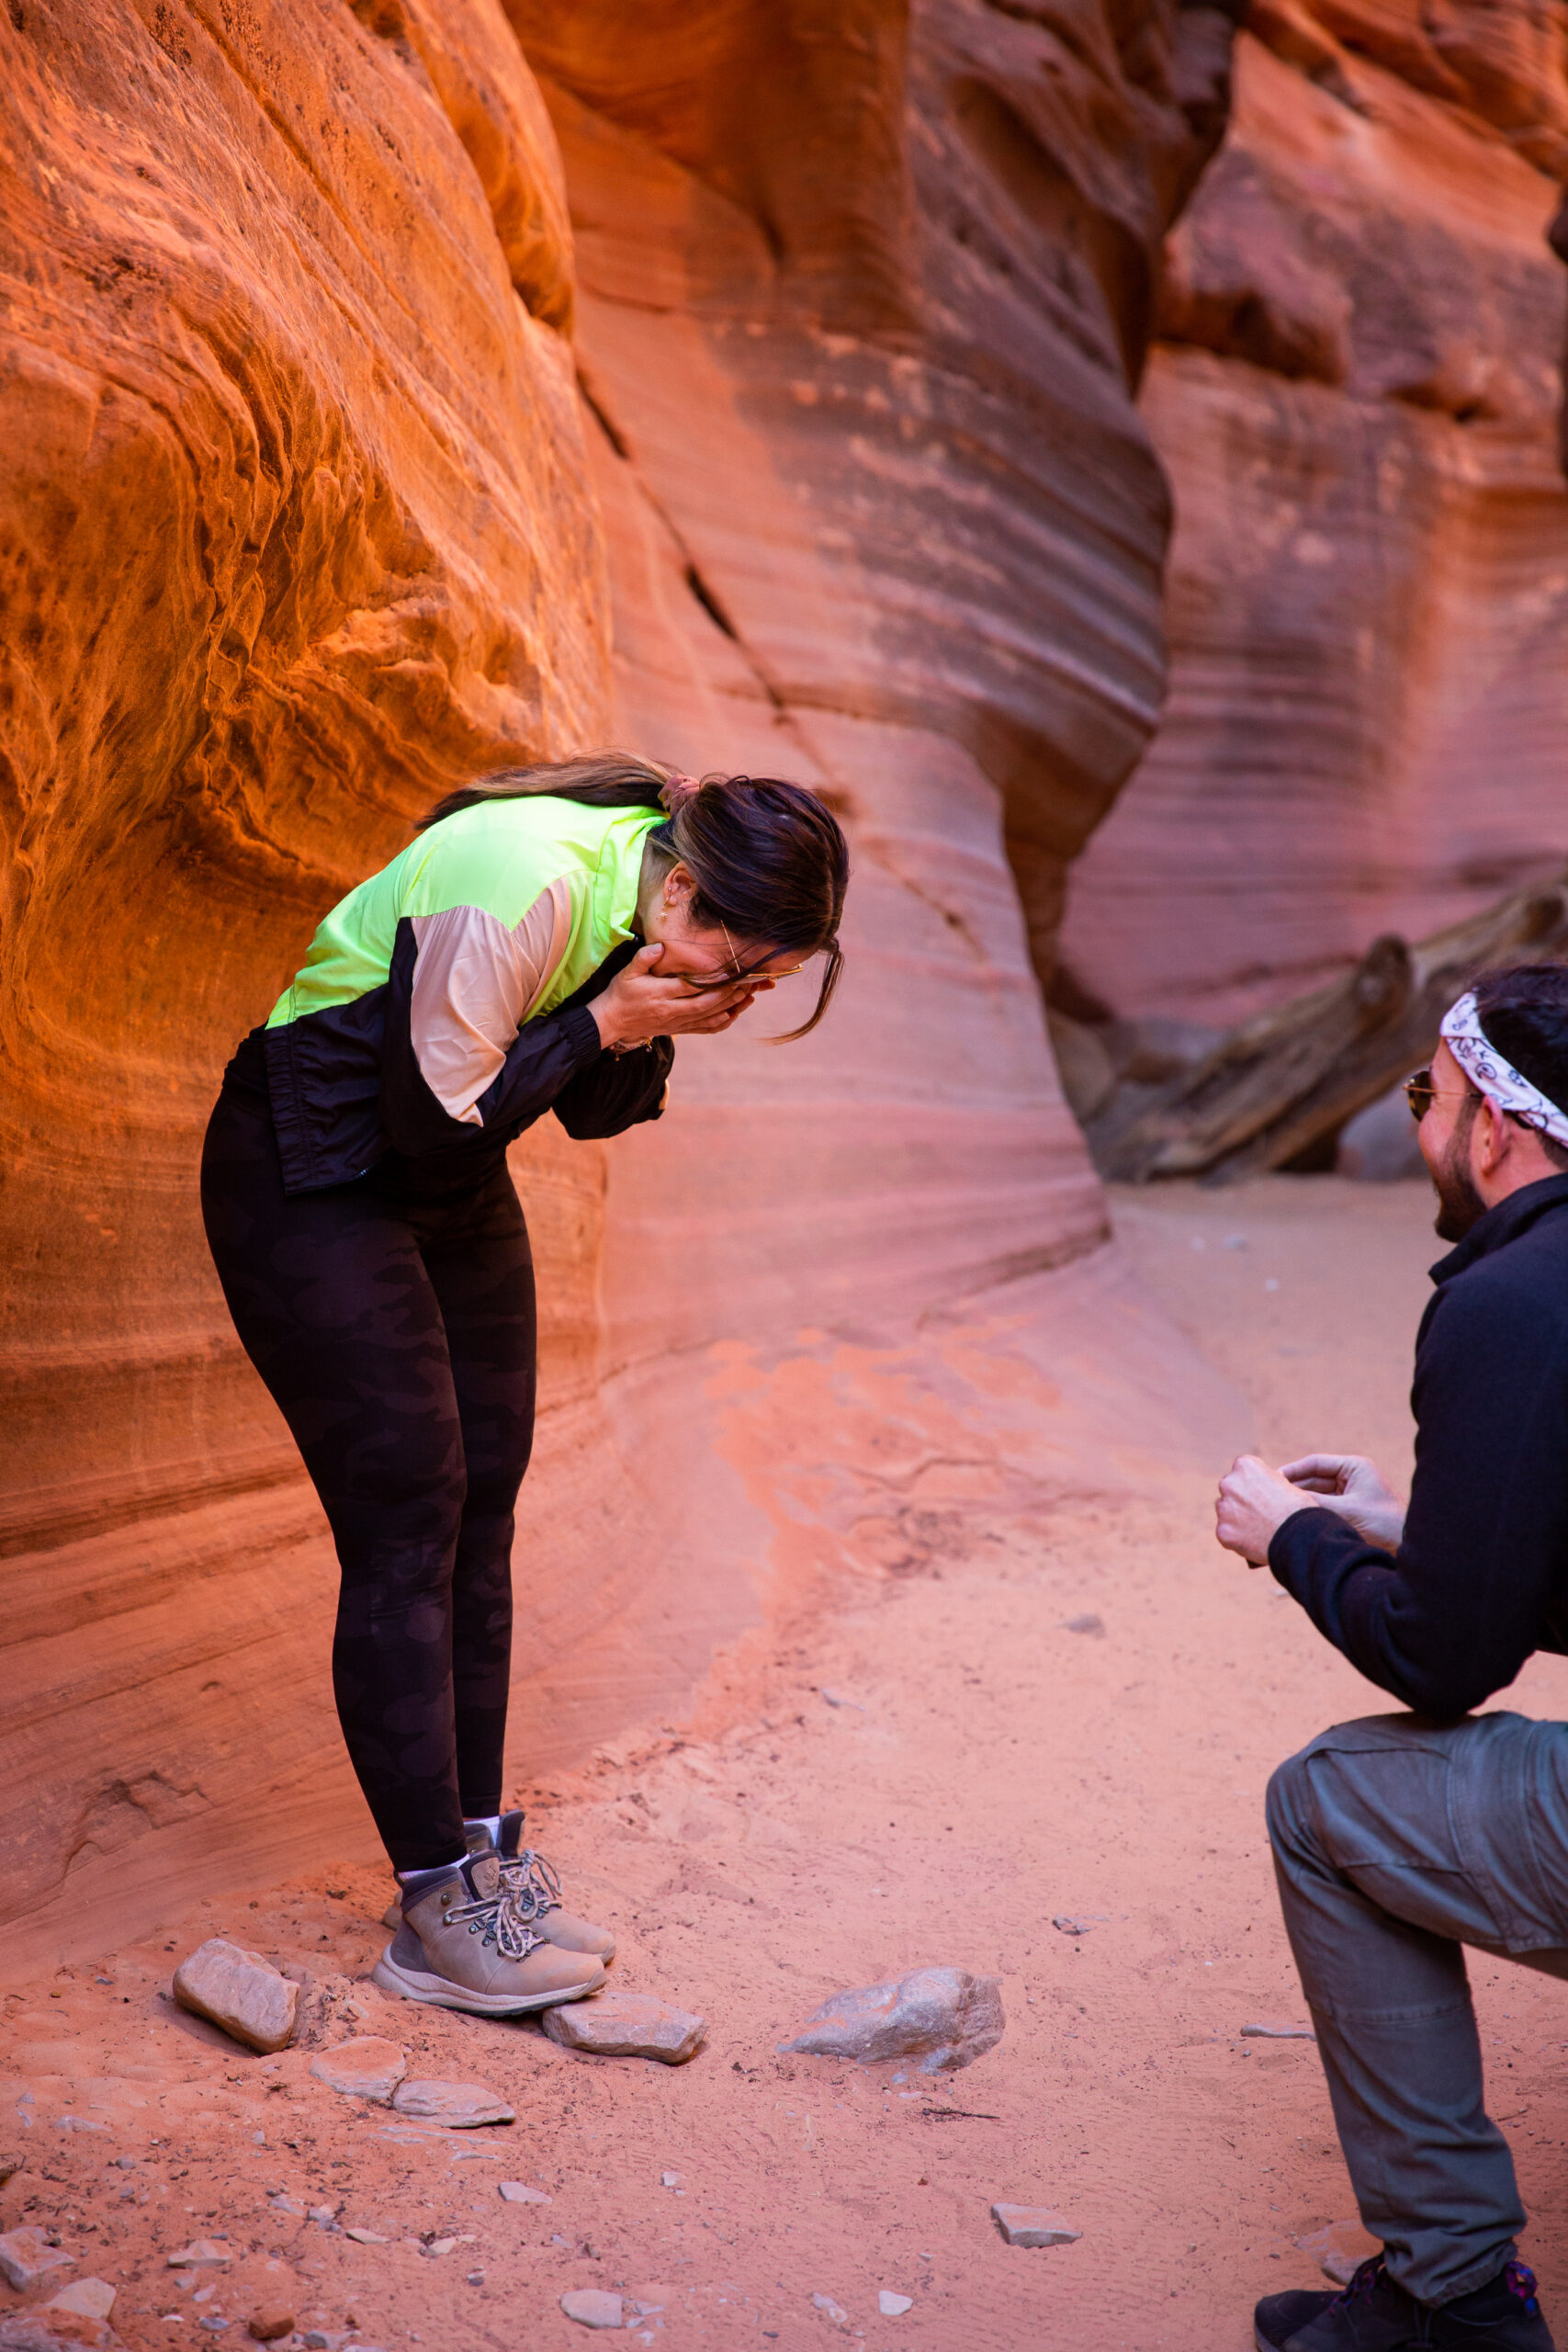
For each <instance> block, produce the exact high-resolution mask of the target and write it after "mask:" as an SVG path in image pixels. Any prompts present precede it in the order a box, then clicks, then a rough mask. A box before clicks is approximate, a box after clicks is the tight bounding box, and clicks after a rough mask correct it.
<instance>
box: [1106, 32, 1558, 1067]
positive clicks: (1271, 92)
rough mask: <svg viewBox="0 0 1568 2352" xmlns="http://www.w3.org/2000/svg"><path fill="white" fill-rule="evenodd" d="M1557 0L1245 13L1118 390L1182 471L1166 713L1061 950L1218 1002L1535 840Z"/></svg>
mask: <svg viewBox="0 0 1568 2352" xmlns="http://www.w3.org/2000/svg"><path fill="white" fill-rule="evenodd" d="M1565 54H1568V52H1565V46H1564V17H1563V12H1562V9H1561V8H1560V7H1556V6H1552V7H1549V8H1538V7H1535V6H1527V5H1526V0H1503V5H1501V6H1497V5H1491V0H1487V5H1481V0H1455V5H1453V6H1445V7H1443V8H1441V9H1438V10H1436V11H1434V10H1429V9H1420V10H1418V9H1417V8H1416V6H1414V5H1405V4H1404V0H1395V5H1389V0H1375V5H1374V0H1310V5H1309V0H1258V5H1257V6H1255V7H1254V10H1253V13H1252V15H1251V17H1250V18H1249V19H1248V30H1247V33H1245V34H1244V35H1243V36H1242V37H1241V39H1240V40H1239V42H1238V46H1237V52H1236V56H1237V70H1236V85H1235V106H1234V110H1233V115H1232V120H1231V126H1230V130H1229V131H1228V133H1227V136H1226V140H1225V143H1224V148H1223V150H1222V152H1221V153H1220V155H1219V156H1218V158H1217V159H1216V161H1215V163H1214V164H1213V167H1212V168H1211V170H1210V172H1209V173H1208V175H1207V176H1206V178H1205V180H1204V182H1203V185H1202V187H1201V190H1200V192H1199V194H1198V197H1197V198H1196V200H1195V202H1194V204H1193V206H1192V208H1191V209H1190V212H1189V214H1188V216H1187V218H1186V219H1185V220H1184V221H1183V222H1182V224H1181V226H1180V227H1179V229H1178V231H1177V232H1176V234H1175V236H1174V237H1173V239H1172V241H1171V252H1170V267H1169V271H1168V284H1167V291H1166V296H1165V301H1164V308H1163V311H1162V313H1161V334H1162V338H1163V339H1162V341H1161V343H1160V344H1159V345H1158V347H1157V348H1156V353H1155V355H1154V357H1153V360H1152V362H1151V365H1150V368H1149V372H1148V377H1147V379H1146V385H1145V395H1144V410H1145V415H1146V417H1147V419H1148V422H1149V425H1150V429H1151V431H1152V433H1153V435H1154V438H1155V442H1156V447H1157V448H1158V449H1159V451H1160V454H1161V455H1162V457H1163V458H1164V459H1165V462H1166V465H1167V466H1168V469H1169V471H1170V474H1171V477H1172V481H1173V485H1174V490H1175V496H1176V507H1177V531H1176V537H1175V541H1174V545H1173V548H1172V556H1171V571H1170V589H1169V613H1170V631H1171V649H1172V673H1171V687H1170V699H1169V703H1168V708H1167V713H1166V719H1165V724H1164V727H1163V729H1162V731H1161V734H1160V736H1159V739H1158V741H1157V742H1156V745H1155V748H1154V750H1153V752H1151V754H1150V756H1149V757H1148V759H1147V760H1146V761H1145V763H1144V765H1143V766H1142V768H1141V769H1140V770H1139V772H1138V774H1137V775H1136V777H1135V778H1134V782H1133V783H1132V784H1131V785H1130V786H1129V787H1128V789H1127V791H1126V792H1125V794H1124V795H1123V796H1122V800H1121V801H1120V803H1119V804H1118V807H1117V809H1116V810H1115V812H1114V814H1113V815H1112V817H1111V820H1110V821H1109V823H1108V824H1107V825H1106V826H1105V827H1104V828H1103V829H1102V830H1101V831H1100V833H1099V834H1098V835H1097V836H1096V838H1095V840H1094V842H1093V843H1092V845H1091V847H1090V848H1089V852H1088V853H1087V854H1086V855H1085V857H1084V858H1083V860H1082V862H1081V864H1080V865H1079V867H1078V869H1077V875H1076V877H1075V881H1074V886H1073V905H1072V911H1071V914H1070V917H1069V920H1068V923H1067V927H1066V956H1067V959H1068V961H1069V963H1070V966H1071V967H1072V969H1073V971H1074V972H1075V973H1076V974H1077V977H1078V978H1079V979H1080V980H1081V981H1082V982H1083V983H1084V984H1085V985H1086V987H1087V989H1089V992H1090V993H1091V994H1092V995H1094V996H1098V997H1099V999H1100V1001H1101V1003H1102V1004H1103V1005H1105V1006H1107V1007H1108V1008H1109V1009H1110V1010H1111V1011H1113V1012H1118V1013H1122V1014H1143V1013H1154V1012H1158V1013H1170V1012H1177V1013H1180V1014H1184V1015H1187V1016H1189V1017H1195V1018H1199V1019H1203V1020H1209V1021H1213V1022H1228V1021H1230V1020H1233V1019H1235V1018H1239V1017H1242V1016H1245V1015H1246V1014H1247V1013H1249V1012H1252V1011H1253V1010H1254V1009H1256V1008H1257V1007H1258V1005H1259V1004H1261V1003H1264V1002H1268V1001H1275V1000H1277V999H1279V998H1281V997H1285V996H1289V995H1291V994H1292V993H1294V992H1295V991H1297V990H1299V989H1304V988H1307V987H1310V986H1314V985H1315V984H1316V983H1317V982H1318V981H1319V980H1320V979H1322V978H1325V977H1326V976H1328V975H1329V974H1331V973H1332V972H1334V971H1336V970H1337V969H1339V968H1341V967H1343V966H1344V964H1345V963H1346V961H1347V959H1348V958H1349V957H1350V956H1355V955H1358V954H1359V953H1361V952H1363V951H1364V950H1365V948H1366V947H1367V946H1368V945H1369V944H1370V943H1371V940H1372V939H1373V938H1374V937H1375V936H1376V935H1377V934H1378V933H1380V932H1382V931H1383V930H1385V929H1393V930H1397V931H1399V932H1401V933H1404V934H1405V935H1406V936H1407V937H1411V938H1418V937H1421V936H1423V935H1425V934H1426V933H1428V932H1430V931H1432V930H1434V929H1436V928H1438V926H1440V925H1442V924H1446V923H1449V922H1456V921H1459V920H1461V918H1463V917H1465V916H1467V915H1469V914H1472V913H1474V912H1476V911H1478V910H1479V909H1480V908H1481V907H1482V906H1483V904H1485V903H1486V902H1487V901H1488V900H1489V899H1493V898H1495V897H1496V896H1497V894H1498V893H1499V892H1500V891H1502V890H1504V889H1506V888H1509V887H1511V886H1512V885H1514V884H1515V883H1517V881H1519V880H1521V879H1524V878H1528V877H1529V876H1531V875H1532V873H1533V872H1534V871H1535V870H1536V869H1537V868H1538V867H1543V866H1549V865H1552V864H1555V863H1556V862H1558V861H1560V860H1561V858H1562V854H1563V849H1564V846H1565V832H1564V819H1563V800H1562V741H1563V732H1564V726H1565V723H1568V660H1565V658H1564V657H1565V654H1568V491H1565V489H1564V484H1563V481H1562V474H1561V472H1560V470H1559V466H1558V451H1557V429H1558V411H1559V407H1560V404H1561V379H1560V360H1561V352H1562V335H1563V311H1564V288H1563V279H1562V268H1561V266H1560V264H1559V263H1558V262H1557V261H1556V260H1554V259H1553V257H1552V255H1551V253H1550V252H1549V250H1548V248H1547V245H1546V242H1545V236H1546V230H1547V226H1548V223H1549V220H1550V219H1551V213H1552V211H1553V208H1554V206H1555V203H1556V200H1557V189H1558V185H1559V183H1560V182H1561V180H1562V176H1563V174H1564V170H1565V169H1568V73H1565Z"/></svg>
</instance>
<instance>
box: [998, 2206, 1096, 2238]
mask: <svg viewBox="0 0 1568 2352" xmlns="http://www.w3.org/2000/svg"><path fill="white" fill-rule="evenodd" d="M991 2219H992V2221H993V2222H995V2223H996V2225H997V2227H998V2230H1000V2232H1001V2233H1002V2235H1003V2237H1004V2238H1006V2240H1007V2242H1008V2244H1009V2245H1072V2244H1073V2243H1074V2241H1075V2240H1076V2239H1077V2238H1081V2237H1082V2235H1083V2232H1082V2231H1081V2230H1075V2229H1074V2227H1073V2225H1072V2223H1071V2222H1064V2221H1063V2219H1062V2217H1061V2215H1060V2213H1053V2212H1051V2211H1049V2210H1048V2209H1047V2208H1046V2207H1045V2206H1043V2205H993V2206H992V2208H991Z"/></svg>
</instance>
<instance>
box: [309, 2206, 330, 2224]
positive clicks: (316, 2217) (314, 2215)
mask: <svg viewBox="0 0 1568 2352" xmlns="http://www.w3.org/2000/svg"><path fill="white" fill-rule="evenodd" d="M308 2218H309V2219H310V2221H312V2222H315V2223H316V2225H317V2227H318V2228H319V2229H323V2230H330V2229H331V2228H332V2226H333V2222H335V2221H336V2220H337V2211H336V2209H335V2207H333V2206H331V2205H312V2206H311V2207H310V2211H309V2215H308Z"/></svg>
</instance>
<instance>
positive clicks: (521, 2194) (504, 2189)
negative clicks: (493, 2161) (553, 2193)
mask: <svg viewBox="0 0 1568 2352" xmlns="http://www.w3.org/2000/svg"><path fill="white" fill-rule="evenodd" d="M496 2187H497V2188H499V2189H500V2191H501V2193H502V2196H503V2197H504V2198H505V2199H506V2201H507V2203H508V2204H509V2205H553V2204H554V2202H555V2199H554V2198H552V2197H547V2195H546V2193H545V2191H544V2190H543V2189H542V2188H529V2186H528V2184H527V2182H526V2181H525V2180H498V2181H497V2183H496Z"/></svg>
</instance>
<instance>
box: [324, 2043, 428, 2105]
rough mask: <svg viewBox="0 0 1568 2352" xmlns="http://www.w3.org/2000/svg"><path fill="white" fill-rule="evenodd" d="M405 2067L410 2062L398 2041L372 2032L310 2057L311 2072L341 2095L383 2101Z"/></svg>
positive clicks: (396, 2085)
mask: <svg viewBox="0 0 1568 2352" xmlns="http://www.w3.org/2000/svg"><path fill="white" fill-rule="evenodd" d="M408 2070H409V2062H408V2060H407V2059H406V2058H405V2057H404V2055H403V2053H402V2052H401V2051H400V2049H399V2047H398V2045H397V2043H396V2042H395V2041H382V2040H381V2038H380V2036H379V2035H378V2034H374V2033H362V2034H357V2035H356V2036H355V2039H354V2040H353V2041H340V2042H337V2043H336V2044H335V2045H334V2046H333V2048H332V2049H331V2050H321V2051H318V2052H317V2053H316V2055H315V2057H314V2058H312V2059H311V2061H310V2072H311V2074H312V2075H314V2076H315V2077H316V2080H317V2081H318V2082H319V2083H325V2085H326V2086H327V2088H328V2089H329V2090H330V2091H341V2092H342V2094H343V2096H344V2098H374V2099H380V2100H381V2101H382V2102H383V2103H385V2102H386V2101H387V2100H389V2098H391V2096H392V2093H393V2092H394V2091H395V2090H396V2089H397V2087H398V2085H399V2084H400V2082H401V2081H402V2079H403V2076H404V2075H406V2074H407V2073H408Z"/></svg>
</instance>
